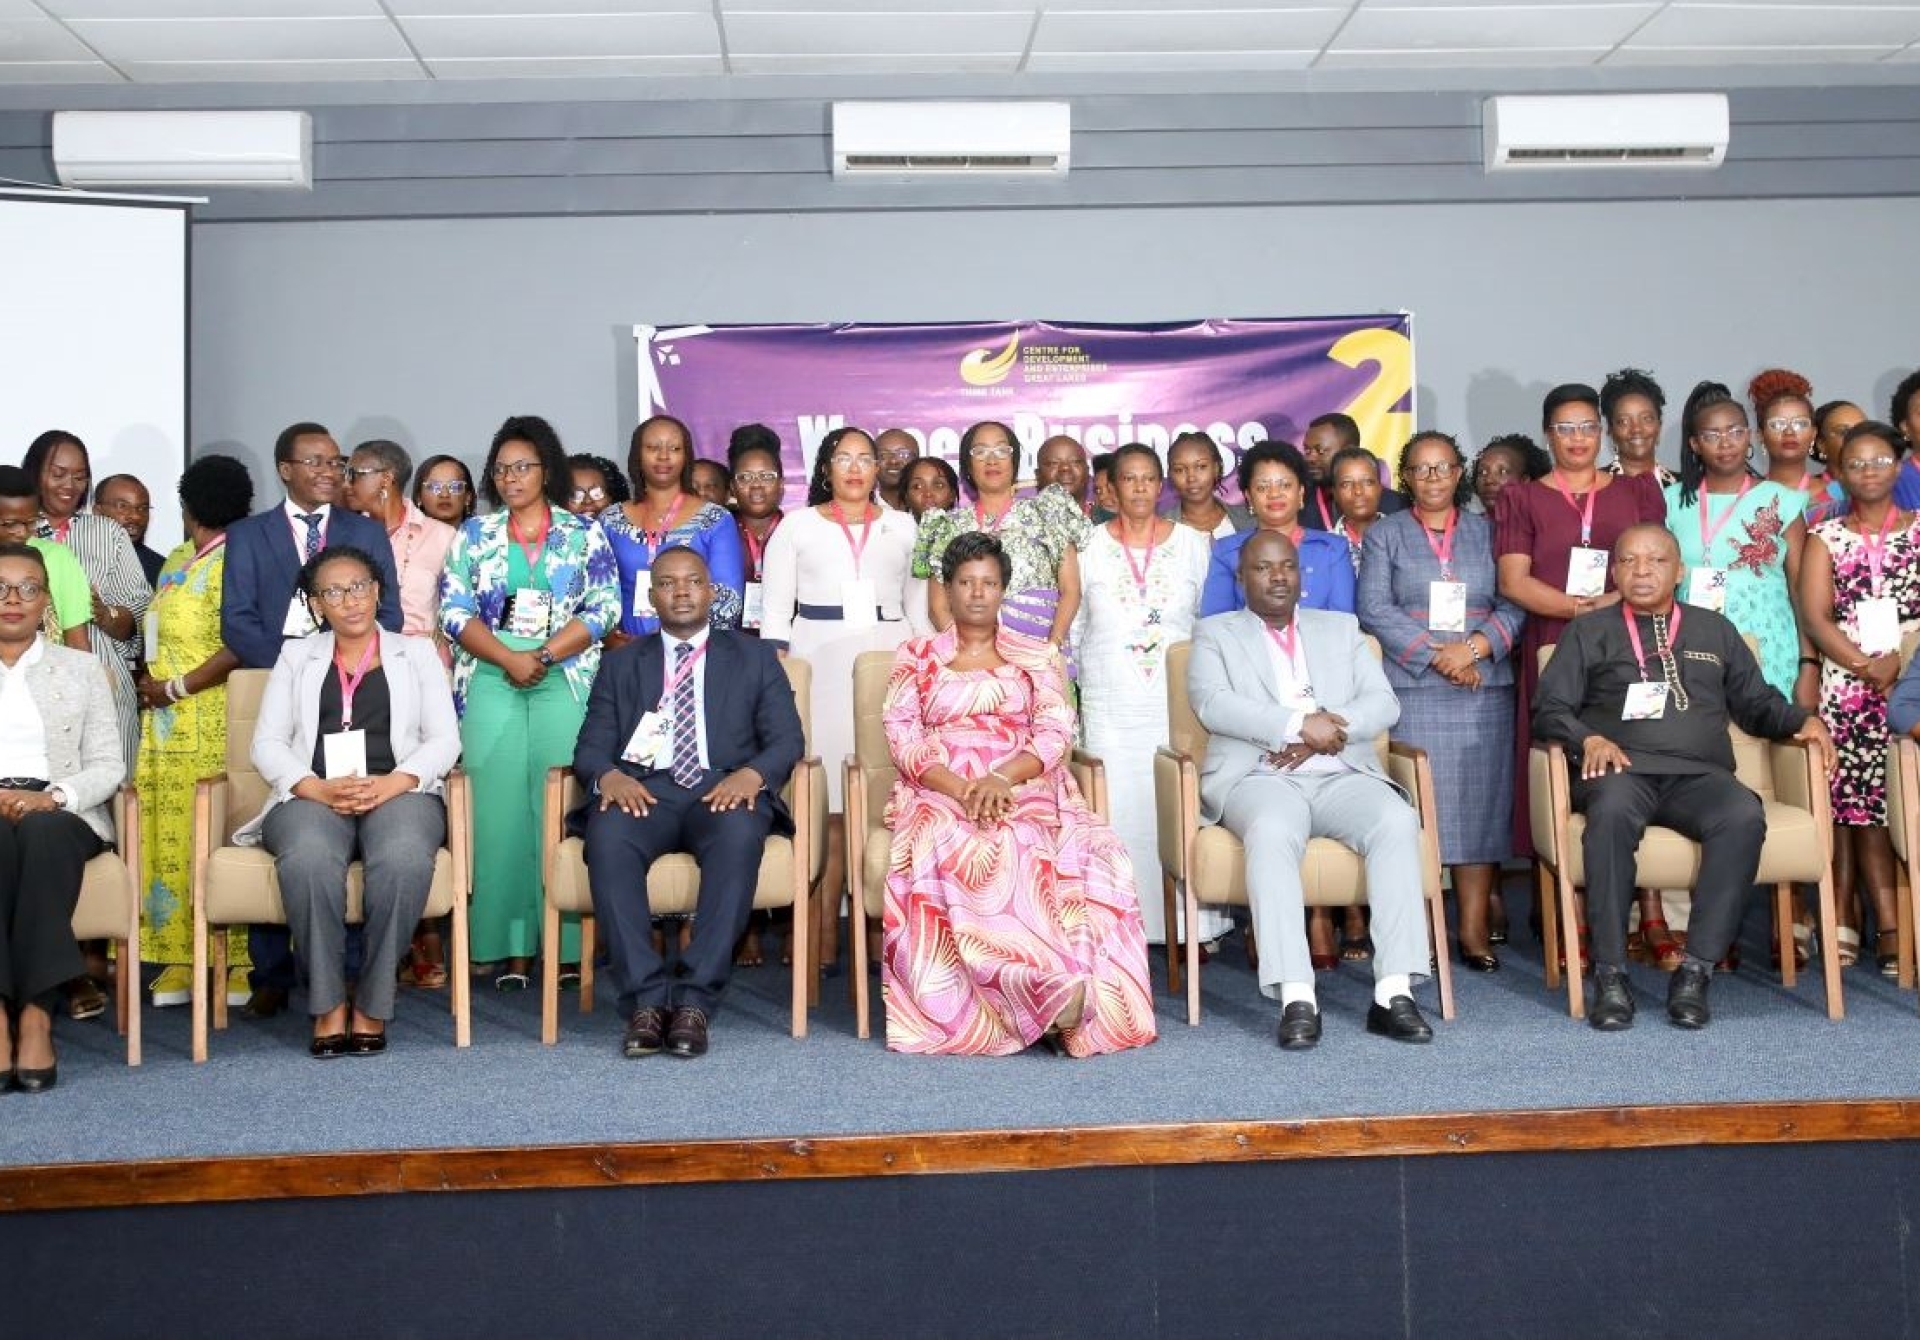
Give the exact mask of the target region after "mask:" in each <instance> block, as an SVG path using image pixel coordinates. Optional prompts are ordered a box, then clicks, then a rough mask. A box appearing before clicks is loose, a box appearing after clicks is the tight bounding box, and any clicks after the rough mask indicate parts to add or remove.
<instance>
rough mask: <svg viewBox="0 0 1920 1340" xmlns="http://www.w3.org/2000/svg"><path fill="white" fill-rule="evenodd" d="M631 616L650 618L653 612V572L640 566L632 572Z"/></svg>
mask: <svg viewBox="0 0 1920 1340" xmlns="http://www.w3.org/2000/svg"><path fill="white" fill-rule="evenodd" d="M633 617H634V618H636V619H651V618H653V617H654V612H653V572H652V571H651V570H650V569H648V568H642V569H640V571H638V572H636V573H634V574H633Z"/></svg>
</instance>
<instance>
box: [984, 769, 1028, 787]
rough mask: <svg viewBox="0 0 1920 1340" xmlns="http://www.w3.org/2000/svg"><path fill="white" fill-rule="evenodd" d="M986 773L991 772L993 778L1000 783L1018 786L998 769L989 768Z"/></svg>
mask: <svg viewBox="0 0 1920 1340" xmlns="http://www.w3.org/2000/svg"><path fill="white" fill-rule="evenodd" d="M987 771H989V772H991V773H992V774H993V775H994V776H995V777H998V778H999V779H1000V780H1001V781H1003V782H1005V783H1006V784H1007V785H1008V786H1018V785H1020V783H1018V782H1016V781H1014V780H1013V778H1011V777H1009V776H1007V774H1006V773H1004V772H1002V771H1000V769H998V768H989V769H987Z"/></svg>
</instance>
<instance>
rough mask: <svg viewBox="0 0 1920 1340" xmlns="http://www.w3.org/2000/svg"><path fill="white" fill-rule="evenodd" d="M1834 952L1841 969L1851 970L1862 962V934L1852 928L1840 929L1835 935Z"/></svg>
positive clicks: (1843, 927) (1844, 927)
mask: <svg viewBox="0 0 1920 1340" xmlns="http://www.w3.org/2000/svg"><path fill="white" fill-rule="evenodd" d="M1833 951H1834V954H1835V955H1836V956H1837V957H1838V958H1839V960H1840V966H1841V967H1843V968H1851V967H1852V966H1853V965H1854V964H1856V963H1858V962H1859V961H1860V932H1859V931H1857V930H1855V929H1854V928H1853V927H1851V926H1842V927H1840V929H1838V930H1836V931H1835V932H1834V933H1833Z"/></svg>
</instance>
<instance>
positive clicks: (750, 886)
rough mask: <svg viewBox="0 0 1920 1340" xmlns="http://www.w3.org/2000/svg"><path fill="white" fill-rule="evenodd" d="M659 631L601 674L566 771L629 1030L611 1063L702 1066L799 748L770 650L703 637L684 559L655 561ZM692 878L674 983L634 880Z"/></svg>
mask: <svg viewBox="0 0 1920 1340" xmlns="http://www.w3.org/2000/svg"><path fill="white" fill-rule="evenodd" d="M652 582H653V607H654V609H655V610H657V611H658V612H659V615H660V631H659V632H658V633H654V634H651V635H649V636H647V637H642V638H639V639H637V640H636V641H634V642H631V643H629V644H628V645H626V646H624V647H621V648H620V649H619V650H617V651H613V652H609V653H608V654H607V655H606V656H605V657H604V658H603V659H602V660H601V662H600V674H599V677H598V678H597V679H595V681H594V685H593V694H592V696H591V697H590V698H589V699H588V700H587V719H586V721H585V722H584V723H583V724H582V725H581V727H580V740H579V743H578V744H577V746H576V747H575V749H574V753H573V770H574V772H575V773H576V774H577V775H578V776H579V778H580V781H581V783H582V785H584V786H585V787H587V789H588V790H589V792H590V793H591V794H592V795H593V797H594V798H593V799H592V800H590V801H589V802H588V803H587V804H586V805H585V806H584V807H583V808H582V809H581V810H580V811H578V812H577V813H576V814H575V815H574V816H573V825H574V829H575V831H582V830H584V832H585V834H586V847H587V850H586V859H587V877H588V882H589V884H590V885H591V887H592V890H593V911H594V915H595V916H596V917H598V918H599V921H600V925H601V926H602V927H603V928H604V929H605V932H606V941H607V956H608V958H609V960H610V961H611V964H612V972H613V975H614V981H615V983H616V985H617V986H618V988H619V992H620V1010H621V1013H622V1014H623V1015H625V1016H626V1019H627V1029H626V1037H625V1039H624V1040H623V1042H622V1044H621V1050H622V1051H623V1052H624V1053H625V1054H626V1055H627V1056H630V1057H634V1056H650V1055H652V1054H653V1053H655V1052H658V1051H661V1050H663V1049H664V1050H665V1051H667V1052H670V1053H671V1054H673V1055H675V1056H682V1057H693V1056H702V1055H704V1054H705V1053H706V1050H707V1027H708V1020H709V1019H710V1018H711V1016H712V1014H713V1011H714V1007H715V1006H716V1005H717V1004H718V1003H719V1000H720V993H721V991H722V990H723V989H724V988H725V987H726V984H727V975H728V973H730V972H731V971H732V969H733V946H734V943H735V942H736V941H738V940H739V938H740V934H741V932H742V931H744V930H745V929H746V927H747V918H748V916H749V915H750V914H751V913H752V911H753V891H754V886H755V885H756V884H757V883H758V882H759V872H760V855H761V852H762V850H763V849H764V848H765V846H766V840H767V835H768V834H769V833H779V834H782V835H790V834H791V833H792V832H793V819H792V817H791V816H790V815H789V814H788V813H787V809H786V806H785V805H784V804H783V803H782V802H781V800H780V790H781V788H782V787H784V786H785V785H786V782H787V775H788V774H789V773H791V772H792V771H793V769H794V766H795V765H796V764H798V763H799V762H800V757H801V755H802V754H803V753H804V752H805V749H806V738H805V734H804V732H803V731H802V729H801V725H800V714H799V712H798V711H797V710H796V709H795V708H794V705H793V689H792V686H791V685H790V684H789V682H788V680H787V676H786V672H785V671H784V670H782V669H781V667H780V662H779V660H778V658H777V657H776V655H775V653H774V650H773V647H772V646H771V645H770V644H768V643H765V642H762V641H760V640H759V639H758V638H755V637H751V636H748V635H746V634H743V633H738V632H733V631H728V630H723V629H717V628H715V629H710V628H709V627H708V625H707V612H708V610H709V609H710V608H711V606H712V604H713V578H712V576H711V575H710V574H709V573H708V571H707V565H706V563H705V562H704V561H703V560H702V559H701V557H700V555H699V554H697V553H695V552H694V551H693V550H691V549H687V548H682V547H676V548H672V549H668V550H666V551H665V552H663V553H662V554H661V555H660V556H659V557H658V558H656V559H654V561H653V571H652ZM676 851H682V852H689V853H691V854H692V856H693V858H694V860H696V861H697V862H699V864H700V901H699V904H698V906H697V908H696V910H695V915H694V919H693V939H692V941H691V942H690V943H689V944H688V945H687V947H686V948H685V949H684V950H682V951H681V954H680V963H681V966H680V973H679V975H678V976H677V977H676V976H674V975H671V974H670V973H669V971H668V969H667V965H666V961H665V959H664V958H663V957H662V955H661V954H660V952H659V951H658V950H656V949H655V948H654V947H653V936H652V924H653V914H652V911H651V909H650V908H649V907H648V905H647V871H648V869H649V868H650V867H651V866H652V864H653V862H654V860H655V859H656V858H658V857H661V856H664V855H666V854H667V853H669V852H676Z"/></svg>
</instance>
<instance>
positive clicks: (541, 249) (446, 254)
mask: <svg viewBox="0 0 1920 1340" xmlns="http://www.w3.org/2000/svg"><path fill="white" fill-rule="evenodd" d="M1915 237H1920V200H1916V199H1912V198H1880V199H1854V200H1762V201H1722V200H1713V201H1677V200H1676V201H1665V202H1650V201H1609V202H1581V203H1570V204H1448V205H1397V206H1341V207H1332V206H1327V207H1294V208H1281V207H1272V206H1267V207H1252V208H1239V209H1233V208H1190V209H1116V210H1103V211H1090V210H1023V211H1017V212H995V213H989V214H979V213H967V212H937V211H927V212H893V213H851V214H848V213H805V214H732V215H716V216H711V217H699V216H689V215H665V216H633V217H592V218H544V219H537V218H518V219H462V220H406V221H384V222H307V223H277V224H276V223H228V224H203V225H201V226H199V227H197V228H196V229H195V234H194V321H193V329H194V339H193V396H192V415H193V419H192V432H193V438H194V441H195V442H196V443H197V444H199V445H200V446H201V448H202V449H206V448H208V447H211V446H215V445H220V446H224V447H229V448H230V447H232V446H234V445H236V444H238V445H240V446H243V447H244V448H245V449H246V450H247V451H248V452H249V453H250V454H251V456H252V458H253V459H254V460H255V461H256V462H261V463H264V462H265V460H266V459H267V457H268V455H269V449H270V446H271V442H272V438H273V435H274V433H275V432H276V431H277V430H278V429H279V428H280V427H281V426H283V425H284V424H286V423H288V422H291V421H293V420H295V419H301V418H318V419H320V420H322V421H323V422H326V423H328V424H330V425H331V426H333V427H334V428H335V430H336V432H338V433H340V434H341V435H342V437H343V439H344V440H347V441H352V440H357V439H359V438H361V437H364V436H371V435H375V434H379V435H384V436H391V437H394V438H396V439H397V440H399V441H401V442H402V443H405V444H407V445H408V446H410V447H413V448H415V449H416V450H417V451H418V452H420V453H428V452H434V451H452V452H455V453H456V454H461V455H464V456H466V457H468V458H469V459H470V460H476V461H477V460H478V459H479V457H480V456H481V455H482V454H483V453H484V451H485V448H486V443H487V440H488V438H489V437H490V435H491V433H492V431H493V429H494V428H495V427H496V426H497V425H498V424H499V422H500V420H501V419H502V418H504V417H505V416H506V415H508V414H512V413H540V414H544V415H546V416H548V417H549V418H551V419H552V420H553V421H554V423H555V425H556V426H557V427H558V428H559V429H560V432H561V434H562V436H563V437H564V438H565V440H566V441H567V443H568V445H569V447H570V448H572V449H574V450H596V451H602V452H610V453H611V454H613V455H615V456H616V457H618V458H622V459H624V456H625V442H626V437H627V434H628V432H629V431H630V430H631V429H632V426H633V423H634V421H635V404H634V401H635V386H634V373H633V367H632V359H633V342H632V339H631V337H630V334H629V333H628V327H630V326H631V325H632V324H633V323H635V322H658V323H673V322H684V321H703V322H751V321H827V320H872V321H915V320H947V319H991V318H1006V317H1028V316H1032V317H1052V318H1061V319H1080V320H1098V321H1151V320H1170V319H1176V318H1183V317H1205V316H1309V315H1321V314H1337V313H1353V312H1368V311H1375V310H1383V309H1396V308H1400V307H1405V308H1408V309H1410V310H1411V311H1412V312H1413V313H1414V314H1415V327H1414V329H1415V343H1416V348H1417V357H1418V380H1419V392H1418V396H1419V403H1418V406H1417V410H1418V416H1419V421H1420V423H1421V425H1422V426H1437V427H1442V428H1446V429H1450V430H1453V431H1456V432H1461V433H1463V434H1464V435H1465V437H1466V438H1467V439H1468V440H1469V442H1470V444H1471V445H1474V446H1478V444H1480V443H1481V442H1483V441H1485V440H1486V438H1488V437H1489V436H1491V435H1493V434H1495V433H1499V432H1505V431H1511V430H1514V429H1529V430H1530V429H1532V428H1534V427H1535V426H1536V424H1537V418H1538V405H1539V397H1540V394H1541V392H1542V391H1543V390H1544V389H1545V388H1546V387H1547V386H1548V385H1550V384H1552V383H1554V382H1557V381H1563V380H1569V379H1588V380H1594V381H1596V382H1597V380H1598V379H1599V378H1600V377H1601V376H1602V375H1603V374H1604V373H1605V372H1606V371H1607V370H1608V369H1611V368H1614V367H1617V366H1619V365H1621V364H1622V363H1626V362H1633V363H1637V364H1639V365H1641V366H1645V367H1649V368H1651V369H1653V370H1654V371H1655V373H1656V374H1657V375H1658V376H1659V377H1660V378H1661V379H1662V380H1663V382H1664V383H1665V384H1666V386H1667V388H1668V391H1669V394H1670V397H1671V398H1672V400H1673V401H1674V402H1675V405H1674V408H1675V409H1676V410H1677V407H1678V401H1679V400H1680V399H1682V398H1683V397H1684V395H1685V393H1686V390H1687V389H1688V388H1689V387H1690V386H1691V385H1692V384H1693V382H1694V381H1696V380H1697V379H1699V378H1700V377H1703V376H1714V377H1716V378H1719V379H1722V380H1727V381H1729V382H1732V383H1733V384H1734V385H1735V387H1736V390H1738V389H1741V388H1742V387H1743V386H1744V381H1745V379H1746V378H1747V377H1749V376H1750V375H1752V373H1754V372H1755V371H1757V370H1759V369H1760V368H1761V367H1764V366H1767V365H1769V364H1772V363H1776V362H1779V363H1785V364H1787V365H1789V366H1792V367H1796V368H1798V369H1800V370H1801V371H1802V372H1804V373H1806V375H1807V376H1808V377H1810V378H1811V379H1812V380H1813V383H1814V387H1815V390H1816V393H1817V394H1818V395H1819V396H1821V397H1822V398H1826V397H1829V396H1844V397H1848V398H1856V399H1862V398H1863V399H1866V400H1868V401H1870V404H1869V406H1868V407H1869V409H1870V411H1871V412H1873V413H1876V414H1878V413H1884V406H1885V401H1886V397H1887V394H1888V393H1889V392H1890V390H1891V389H1892V385H1893V383H1894V382H1895V381H1896V380H1898V378H1899V376H1900V375H1901V374H1902V373H1903V372H1904V371H1906V370H1907V369H1910V368H1912V367H1913V366H1915V365H1916V364H1920V341H1916V340H1915V339H1914V338H1913V337H1912V334H1911V333H1910V332H1909V331H1908V329H1907V323H1908V321H1909V320H1910V319H1911V316H1910V314H1911V313H1913V312H1914V311H1916V310H1920V271H1916V267H1914V266H1913V265H1912V264H1911V263H1910V256H1911V250H1912V243H1913V239H1914V238H1915ZM1675 419H1677V414H1670V415H1669V425H1668V441H1667V444H1666V449H1665V455H1666V456H1667V457H1668V458H1669V459H1673V458H1674V457H1675V453H1676V451H1677V441H1676V437H1677V431H1676V424H1675Z"/></svg>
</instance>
